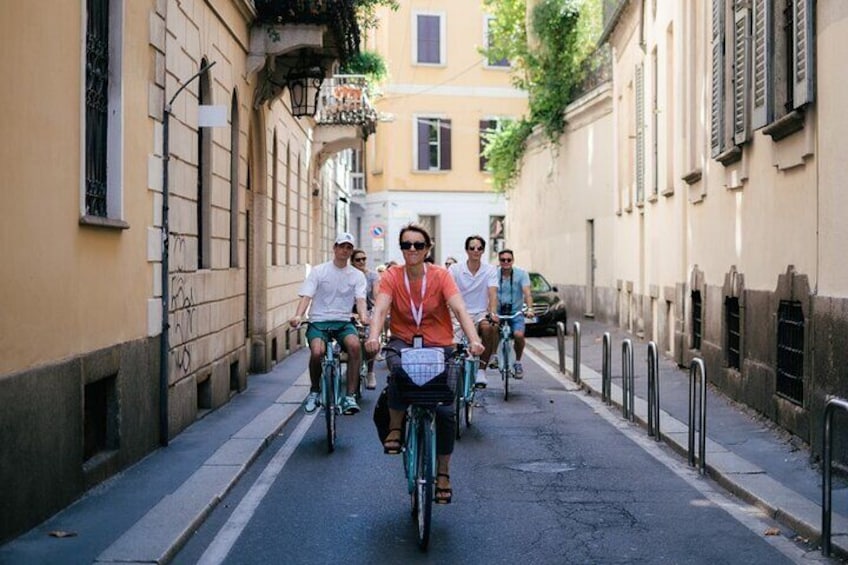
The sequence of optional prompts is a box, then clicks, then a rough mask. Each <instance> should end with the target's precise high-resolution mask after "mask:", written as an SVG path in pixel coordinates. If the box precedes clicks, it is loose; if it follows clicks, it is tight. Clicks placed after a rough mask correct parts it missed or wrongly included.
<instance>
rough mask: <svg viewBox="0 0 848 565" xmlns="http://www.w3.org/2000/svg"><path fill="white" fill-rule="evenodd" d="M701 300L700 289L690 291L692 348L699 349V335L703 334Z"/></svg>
mask: <svg viewBox="0 0 848 565" xmlns="http://www.w3.org/2000/svg"><path fill="white" fill-rule="evenodd" d="M703 311H704V310H703V302H702V300H701V291H700V290H693V291H692V349H701V336H702V334H703V324H704V318H703Z"/></svg>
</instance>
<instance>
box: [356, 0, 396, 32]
mask: <svg viewBox="0 0 848 565" xmlns="http://www.w3.org/2000/svg"><path fill="white" fill-rule="evenodd" d="M380 6H386V7H387V8H389V9H391V10H393V11H394V10H397V9H398V8H399V7H400V4H398V0H359V1H358V2H357V7H356V11H357V14H356V19H357V21H358V22H359V26H360V27H361V28H362V30H363V31H364V32H365V33H368V30H369V29H374V28H376V27H377V24H378V20H377V8H379V7H380Z"/></svg>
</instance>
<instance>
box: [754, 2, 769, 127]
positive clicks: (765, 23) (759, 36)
mask: <svg viewBox="0 0 848 565" xmlns="http://www.w3.org/2000/svg"><path fill="white" fill-rule="evenodd" d="M751 19H752V22H753V23H752V25H753V28H754V29H753V33H752V34H751V35H752V38H753V45H752V47H751V51H752V57H751V64H752V68H751V75H752V77H751V83H752V84H751V90H752V94H751V127H752V128H753V129H759V128H761V127H763V126H765V125H766V124H769V123H771V120H772V118H773V117H774V108H773V102H772V100H773V99H774V94H773V92H772V83H773V82H774V70H773V67H772V57H773V56H774V23H773V22H774V6H773V0H754V3H753V15H752V18H751Z"/></svg>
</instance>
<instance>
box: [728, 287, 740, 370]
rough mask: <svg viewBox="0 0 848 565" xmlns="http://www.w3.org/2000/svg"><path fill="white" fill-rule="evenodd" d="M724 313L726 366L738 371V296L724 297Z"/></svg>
mask: <svg viewBox="0 0 848 565" xmlns="http://www.w3.org/2000/svg"><path fill="white" fill-rule="evenodd" d="M724 315H725V321H726V323H727V326H726V328H727V366H728V367H730V368H731V369H736V370H737V371H738V370H739V369H740V368H741V366H742V359H741V357H742V356H741V345H742V331H741V327H742V324H741V319H740V316H739V298H737V297H735V296H727V297H725V299H724Z"/></svg>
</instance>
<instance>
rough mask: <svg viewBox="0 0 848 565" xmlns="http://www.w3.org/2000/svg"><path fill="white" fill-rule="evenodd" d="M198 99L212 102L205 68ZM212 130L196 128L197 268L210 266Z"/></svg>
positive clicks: (202, 62) (207, 73)
mask: <svg viewBox="0 0 848 565" xmlns="http://www.w3.org/2000/svg"><path fill="white" fill-rule="evenodd" d="M208 64H209V63H208V62H207V60H206V58H204V59H202V60H201V63H200V68H201V69H203V68H206V67H207V66H208ZM199 88H200V92H199V94H200V99H199V100H198V103H199V104H201V105H207V104H211V103H212V78H211V76H210V75H209V71H208V70H206V71H204V72H203V73H201V74H200V87H199ZM211 190H212V130H211V128H207V127H199V126H198V128H197V268H198V269H208V268H209V267H210V266H211V258H212V249H211V248H212V239H211V237H210V229H209V228H210V223H211V216H212V206H211V203H210V202H211V201H210V196H211Z"/></svg>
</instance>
